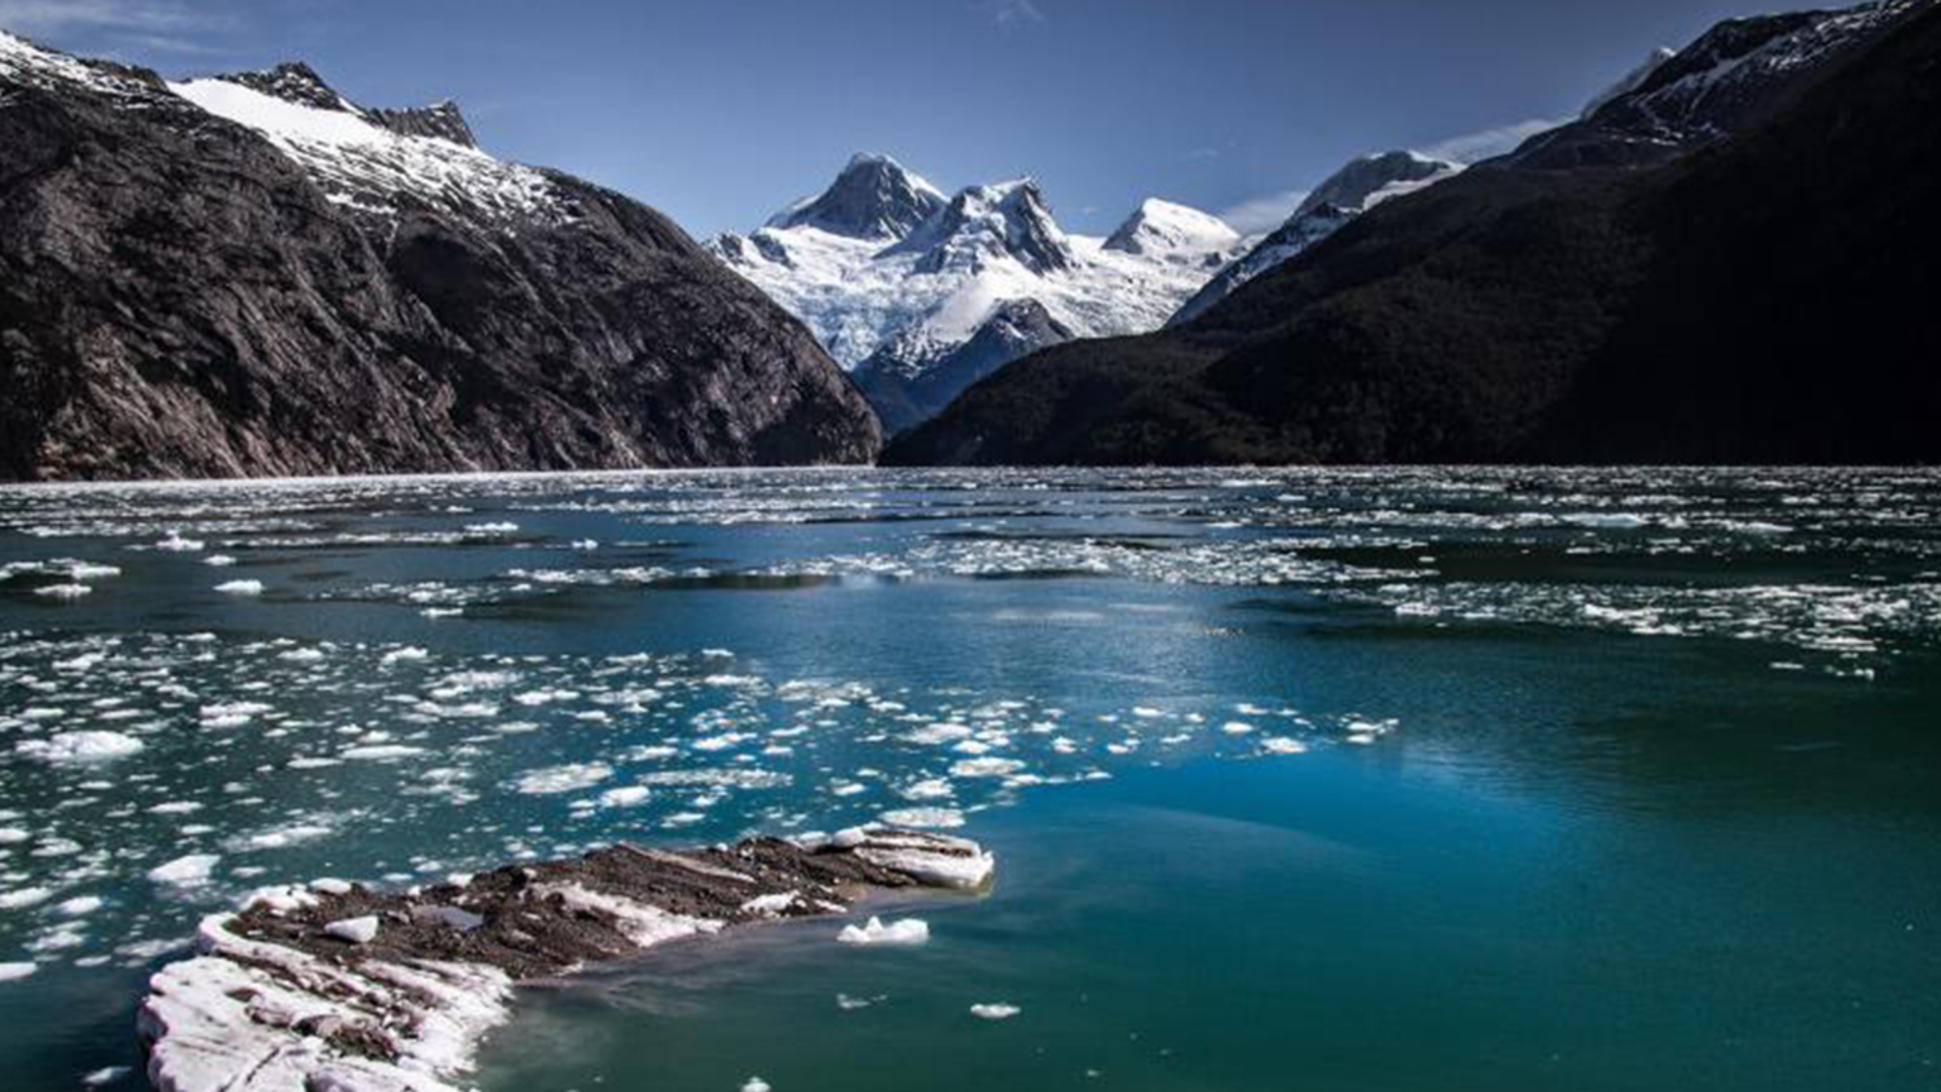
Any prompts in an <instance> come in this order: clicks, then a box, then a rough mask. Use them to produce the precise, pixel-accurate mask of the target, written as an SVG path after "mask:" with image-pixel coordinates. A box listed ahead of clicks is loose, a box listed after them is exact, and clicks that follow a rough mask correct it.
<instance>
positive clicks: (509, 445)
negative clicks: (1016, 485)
mask: <svg viewBox="0 0 1941 1092" xmlns="http://www.w3.org/2000/svg"><path fill="white" fill-rule="evenodd" d="M472 144H473V142H472V139H471V133H470V130H469V128H468V127H467V126H466V125H465V122H464V119H463V117H462V116H461V115H460V114H459V113H458V111H457V109H456V107H452V106H450V105H449V104H443V105H440V106H436V107H430V108H427V109H424V110H405V111H372V110H365V109H363V108H361V107H358V106H356V105H355V104H352V103H349V102H348V101H347V100H345V99H343V98H342V96H339V95H337V94H336V92H334V91H332V90H330V89H329V87H328V86H327V85H326V84H324V83H323V81H322V80H320V79H318V78H317V77H316V74H315V73H314V72H311V71H310V70H309V69H308V68H306V67H304V66H302V65H285V66H282V67H279V68H277V69H272V70H270V71H268V72H264V73H250V74H243V75H238V76H234V77H228V78H225V79H222V80H198V81H194V82H192V83H188V84H178V85H170V84H166V83H164V82H163V81H162V80H160V79H159V78H158V77H156V76H155V75H154V74H153V73H150V72H146V71H140V70H130V69H124V68H121V67H119V66H114V65H108V64H103V63H95V62H83V61H79V60H76V59H74V58H70V57H66V56H64V55H61V54H58V53H54V52H51V51H47V50H42V49H39V48H37V47H35V46H33V45H31V44H30V43H27V42H25V41H23V40H21V39H18V38H13V37H11V36H7V35H4V34H0V146H4V147H5V148H6V149H7V155H6V156H5V157H4V159H0V384H4V385H5V386H6V388H7V389H8V390H9V391H10V392H11V393H12V397H10V398H9V399H8V400H7V402H6V404H5V405H0V478H12V479H33V478H139V477H174V476H185V477H201V476H256V475H299V474H337V473H353V472H397V471H441V470H500V469H547V468H572V467H628V466H694V465H742V464H758V463H812V462H860V461H866V460H868V459H869V458H870V457H871V456H872V455H873V454H874V452H875V449H876V448H877V446H878V445H879V444H880V438H881V433H880V428H879V426H878V424H877V422H876V420H875V417H874V415H873V413H872V412H871V411H870V410H869V408H868V406H867V404H866V403H865V402H864V400H863V399H862V396H861V395H860V394H859V393H858V392H857V391H856V390H855V388H854V386H853V384H851V383H850V381H849V380H848V378H847V377H846V376H845V375H844V374H843V372H842V371H841V369H840V368H838V367H837V366H836V365H835V364H834V363H833V362H832V361H831V360H830V359H829V358H828V357H827V356H826V355H825V354H824V353H823V352H822V350H821V349H820V348H819V347H818V346H817V345H816V344H815V341H814V339H813V338H812V337H811V336H810V335H809V333H808V332H807V331H806V330H804V329H803V328H802V327H801V325H800V324H799V323H797V322H796V321H795V320H794V319H792V318H790V317H789V316H788V315H787V314H786V313H784V312H783V311H782V310H781V309H780V308H778V307H777V306H775V305H774V304H773V303H772V302H771V301H769V300H768V299H767V298H766V297H764V296H763V295H762V294H761V292H759V291H758V290H757V289H755V288H753V287H752V286H750V285H748V284H747V283H746V282H744V281H742V280H741V279H740V278H738V277H736V276H734V275H733V274H731V273H729V272H727V271H726V270H724V269H722V268H721V267H720V265H719V263H717V262H716V261H714V260H713V259H712V258H711V257H710V256H708V255H707V254H705V253H704V252H703V251H702V250H701V249H700V248H699V247H697V246H696V245H695V244H694V243H693V242H692V241H691V240H690V239H689V238H688V237H687V236H686V235H685V234H684V233H683V232H682V231H681V230H680V229H679V228H678V227H676V226H675V225H674V224H673V223H672V222H670V221H669V220H667V219H666V218H665V217H663V216H661V215H660V214H659V213H657V212H655V211H653V210H652V209H649V208H647V207H645V206H643V205H640V204H638V203H637V202H634V201H632V200H630V199H628V198H626V197H623V196H621V195H619V194H616V193H613V192H610V191H607V190H603V189H600V188H599V187H596V186H592V185H589V184H587V183H584V182H581V181H579V180H577V179H574V178H571V177H568V176H566V175H563V174H558V173H555V172H549V171H542V170H536V169H533V168H528V167H522V166H519V165H516V164H509V163H505V162H502V161H499V160H495V159H493V158H491V157H489V156H487V155H485V154H484V153H482V152H479V151H477V150H476V148H474V147H473V146H472Z"/></svg>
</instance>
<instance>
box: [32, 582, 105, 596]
mask: <svg viewBox="0 0 1941 1092" xmlns="http://www.w3.org/2000/svg"><path fill="white" fill-rule="evenodd" d="M93 591H94V589H93V588H91V587H89V586H88V585H86V584H42V585H41V586H40V587H38V588H35V589H34V594H35V595H44V596H46V597H48V598H49V599H79V598H81V597H82V596H84V595H89V594H91V593H93Z"/></svg>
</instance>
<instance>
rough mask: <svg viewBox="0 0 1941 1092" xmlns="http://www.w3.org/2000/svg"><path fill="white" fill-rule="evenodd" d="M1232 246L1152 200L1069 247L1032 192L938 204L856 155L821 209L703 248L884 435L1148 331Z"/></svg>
mask: <svg viewBox="0 0 1941 1092" xmlns="http://www.w3.org/2000/svg"><path fill="white" fill-rule="evenodd" d="M919 214H921V218H919ZM1240 243H1241V240H1240V236H1239V234H1238V233H1236V232H1235V231H1234V230H1233V229H1232V228H1230V227H1228V226H1227V225H1226V224H1225V223H1223V222H1221V221H1220V220H1219V219H1218V218H1216V217H1213V216H1209V215H1208V214H1206V213H1204V212H1200V211H1198V210H1196V209H1190V208H1186V207H1185V206H1182V205H1175V204H1172V203H1170V202H1166V201H1160V200H1157V199H1153V200H1148V201H1146V202H1144V203H1143V204H1141V205H1140V207H1139V208H1138V209H1136V210H1134V211H1133V213H1132V214H1131V215H1130V216H1129V217H1127V219H1126V220H1125V222H1124V223H1122V224H1120V225H1119V227H1118V228H1117V229H1116V230H1115V231H1113V232H1112V234H1111V235H1109V236H1107V237H1104V238H1097V237H1092V236H1084V235H1072V234H1068V233H1066V232H1065V231H1064V230H1063V229H1062V228H1061V227H1059V225H1058V222H1057V220H1056V219H1055V218H1054V217H1053V215H1052V213H1051V207H1050V204H1049V202H1047V200H1046V199H1045V195H1044V192H1043V191H1042V190H1041V189H1040V188H1039V186H1038V184H1037V183H1036V182H1035V181H1033V180H1031V179H1028V178H1025V179H1015V180H1011V181H1007V182H998V183H991V184H987V185H976V186H967V187H965V188H963V189H961V190H958V191H957V192H956V193H954V194H952V195H951V196H949V197H948V198H946V197H944V196H943V195H942V194H941V192H940V191H938V190H937V189H936V188H935V187H933V186H931V185H930V184H929V183H928V182H925V181H924V180H923V179H922V178H920V177H918V176H917V175H915V174H912V173H911V172H909V171H907V170H905V169H904V168H903V167H901V166H900V165H898V164H897V163H896V162H895V161H894V160H892V159H890V158H889V157H887V156H865V155H859V156H856V157H855V158H853V159H851V160H850V162H849V164H848V166H846V167H845V168H843V171H842V172H841V174H839V175H838V176H837V178H836V180H835V182H834V183H832V184H831V185H830V187H829V188H828V189H827V190H825V191H824V192H823V193H821V194H820V195H818V196H816V197H813V198H809V199H805V200H803V201H798V202H796V203H795V204H793V205H791V206H789V207H788V208H786V209H784V210H783V211H782V212H780V213H777V214H776V215H775V216H774V217H772V218H771V219H770V220H769V222H768V224H767V225H765V226H764V227H762V228H759V229H757V230H756V231H753V232H750V233H749V234H747V235H739V234H733V233H730V234H726V235H722V236H720V237H719V238H717V239H715V240H714V241H713V242H712V243H710V244H709V245H710V247H711V248H712V249H713V250H714V252H715V253H716V254H717V255H719V256H720V257H721V259H722V260H723V261H725V262H726V263H727V264H728V265H729V266H730V267H732V268H733V269H735V270H736V271H737V272H739V273H741V274H742V275H743V276H745V277H747V278H748V279H749V280H751V281H753V282H754V283H755V284H757V285H759V286H760V287H761V288H762V289H763V290H765V291H767V292H768V293H769V295H770V296H772V297H773V298H774V299H776V300H777V301H778V302H780V303H781V304H782V306H784V307H786V308H787V309H789V310H790V311H792V312H794V313H795V314H796V315H797V316H799V317H800V318H801V319H802V320H803V321H804V322H806V323H808V325H809V328H810V329H811V330H812V331H813V332H814V333H815V335H816V336H817V338H819V339H820V340H821V342H822V344H823V345H824V346H825V347H826V348H827V349H828V350H829V352H830V353H831V355H833V356H834V357H835V358H836V359H837V360H838V361H839V362H841V363H842V364H844V365H845V366H847V367H850V368H852V369H854V370H855V375H856V379H857V382H858V384H859V385H861V386H862V387H863V388H864V390H865V392H870V391H875V392H877V394H878V396H879V397H880V398H881V399H882V400H881V401H878V402H877V408H878V411H879V412H880V413H882V414H883V415H884V416H885V417H886V419H888V420H889V421H890V423H891V424H892V427H896V426H897V425H901V424H908V423H912V422H911V415H913V414H914V415H916V416H915V419H916V420H921V419H922V418H923V417H927V416H929V415H930V414H931V413H934V412H935V411H936V410H937V409H939V408H941V407H942V406H943V405H944V403H945V402H947V401H948V400H949V398H950V397H953V396H954V395H955V394H956V393H957V392H958V391H961V390H962V389H963V388H964V387H967V386H969V385H970V384H971V383H974V382H976V381H977V380H978V379H980V378H982V377H983V376H984V375H985V374H988V373H989V372H990V371H991V370H994V369H996V368H997V367H1000V366H1002V365H1003V364H1005V363H1008V362H1009V361H1010V360H1011V359H1014V358H1015V357H1016V356H1019V355H1022V354H1023V353H1025V352H1028V351H1030V350H1032V349H1037V348H1041V347H1043V346H1044V345H1048V344H1053V343H1055V342H1057V341H1062V340H1066V339H1068V338H1072V337H1100V336H1108V335H1116V334H1130V333H1138V332H1141V331H1145V330H1151V329H1155V328H1157V327H1158V326H1159V325H1160V324H1161V323H1162V322H1164V321H1165V319H1166V317H1167V316H1168V315H1170V314H1171V313H1172V312H1173V311H1174V310H1175V309H1176V308H1177V307H1178V306H1179V304H1180V302H1181V301H1182V300H1184V299H1186V298H1187V297H1188V296H1190V295H1191V294H1192V293H1193V292H1194V291H1196V290H1197V289H1198V288H1199V287H1200V285H1201V284H1203V283H1204V282H1205V281H1206V279H1207V278H1208V277H1209V276H1211V275H1212V274H1213V273H1214V272H1215V271H1216V270H1218V269H1219V268H1220V267H1221V266H1223V265H1225V264H1226V263H1227V262H1228V261H1230V260H1231V259H1232V258H1233V257H1235V256H1236V255H1237V254H1238V253H1239V252H1240V249H1241V247H1240ZM1026 301H1029V302H1030V303H1032V304H1034V305H1035V306H1034V307H1022V306H1018V305H1020V304H1022V303H1024V302H1026ZM886 392H893V393H886Z"/></svg>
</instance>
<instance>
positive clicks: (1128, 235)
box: [1104, 197, 1240, 257]
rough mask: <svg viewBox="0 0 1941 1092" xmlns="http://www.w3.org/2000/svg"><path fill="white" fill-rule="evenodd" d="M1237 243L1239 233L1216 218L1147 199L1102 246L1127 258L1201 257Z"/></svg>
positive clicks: (1167, 202)
mask: <svg viewBox="0 0 1941 1092" xmlns="http://www.w3.org/2000/svg"><path fill="white" fill-rule="evenodd" d="M1239 240H1240V233H1239V232H1237V231H1235V230H1233V228H1232V227H1230V226H1229V225H1228V224H1227V222H1226V221H1225V220H1222V219H1220V218H1219V217H1217V216H1214V215H1212V214H1210V213H1205V212H1201V211H1200V210H1199V209H1196V208H1192V207H1190V206H1187V205H1179V204H1174V203H1173V202H1171V201H1165V200H1161V199H1160V198H1157V197H1148V198H1146V199H1145V200H1144V201H1141V202H1139V207H1138V208H1136V209H1134V210H1133V211H1132V215H1130V216H1128V217H1126V218H1125V222H1124V223H1121V224H1120V225H1119V226H1118V228H1117V229H1115V230H1114V231H1113V232H1112V234H1111V235H1110V236H1109V237H1107V239H1106V240H1105V244H1104V246H1105V249H1107V250H1117V251H1122V252H1124V253H1127V254H1155V253H1157V254H1166V253H1171V252H1176V251H1192V252H1193V253H1194V254H1195V256H1199V257H1203V256H1204V255H1205V254H1206V252H1208V251H1216V250H1219V249H1221V248H1222V247H1227V246H1231V245H1233V244H1234V243H1236V242H1238V241H1239Z"/></svg>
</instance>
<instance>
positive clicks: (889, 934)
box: [836, 915, 930, 946]
mask: <svg viewBox="0 0 1941 1092" xmlns="http://www.w3.org/2000/svg"><path fill="white" fill-rule="evenodd" d="M836 939H837V940H838V941H840V942H841V943H843V944H882V945H890V946H912V945H917V944H928V943H929V942H930V923H929V922H926V921H924V920H922V919H921V918H898V919H897V920H896V921H893V922H890V923H889V924H887V925H885V924H884V923H883V919H882V918H879V917H876V916H875V915H871V916H870V919H869V920H868V921H866V922H864V923H863V924H861V925H845V926H843V927H842V932H840V933H837V934H836Z"/></svg>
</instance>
